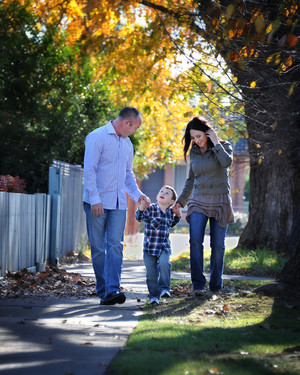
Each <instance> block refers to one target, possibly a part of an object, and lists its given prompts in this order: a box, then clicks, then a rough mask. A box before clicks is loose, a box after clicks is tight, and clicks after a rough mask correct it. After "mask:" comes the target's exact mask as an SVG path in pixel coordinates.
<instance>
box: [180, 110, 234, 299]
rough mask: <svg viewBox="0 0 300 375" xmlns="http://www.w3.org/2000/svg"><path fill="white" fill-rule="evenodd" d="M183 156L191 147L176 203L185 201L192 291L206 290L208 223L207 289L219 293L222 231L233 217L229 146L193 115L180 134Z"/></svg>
mask: <svg viewBox="0 0 300 375" xmlns="http://www.w3.org/2000/svg"><path fill="white" fill-rule="evenodd" d="M183 142H184V159H185V160H186V156H187V152H188V150H189V147H190V144H191V143H192V147H191V151H190V170H189V176H188V178H187V180H186V182H185V185H184V188H183V191H182V193H181V194H180V196H179V198H178V199H177V202H176V204H177V205H178V207H179V208H181V207H184V206H185V205H186V203H187V202H188V210H187V215H186V219H187V221H188V222H189V225H190V261H191V278H192V284H193V289H194V293H195V295H196V296H201V295H202V294H203V293H204V291H205V284H206V278H205V276H204V273H203V271H204V267H203V241H204V234H205V227H206V224H207V221H208V219H209V223H210V246H211V257H210V282H209V289H210V291H211V292H212V293H214V294H218V293H219V291H220V289H221V288H222V274H223V262H224V253H225V235H226V229H227V224H228V223H230V222H232V221H233V211H232V204H231V197H230V185H229V173H228V167H230V165H231V164H232V147H231V145H230V143H229V142H224V141H221V140H219V138H218V137H217V134H216V132H215V131H214V129H213V128H212V127H211V126H210V125H209V123H208V122H207V121H206V120H205V119H204V118H198V117H195V118H193V120H191V121H190V122H189V123H188V125H187V128H186V130H185V134H184V137H183Z"/></svg>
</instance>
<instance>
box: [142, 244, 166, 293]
mask: <svg viewBox="0 0 300 375" xmlns="http://www.w3.org/2000/svg"><path fill="white" fill-rule="evenodd" d="M144 263H145V267H146V282H147V287H148V290H149V298H150V299H151V298H153V297H156V298H159V297H160V293H161V292H162V291H163V290H167V291H169V290H170V279H171V264H170V254H169V253H167V252H166V251H164V250H163V251H162V252H161V254H160V256H153V255H150V254H148V253H147V252H146V251H144Z"/></svg>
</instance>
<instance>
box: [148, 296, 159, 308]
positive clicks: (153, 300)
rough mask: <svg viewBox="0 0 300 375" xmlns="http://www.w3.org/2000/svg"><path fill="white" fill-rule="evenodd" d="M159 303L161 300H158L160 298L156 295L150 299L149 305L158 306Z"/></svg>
mask: <svg viewBox="0 0 300 375" xmlns="http://www.w3.org/2000/svg"><path fill="white" fill-rule="evenodd" d="M158 304H159V301H158V298H156V297H153V298H151V299H150V301H149V305H152V306H156V305H158Z"/></svg>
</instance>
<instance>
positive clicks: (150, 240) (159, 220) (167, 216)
mask: <svg viewBox="0 0 300 375" xmlns="http://www.w3.org/2000/svg"><path fill="white" fill-rule="evenodd" d="M135 217H136V219H137V220H138V221H144V223H145V231H144V251H146V252H147V253H149V254H150V255H153V256H160V254H161V252H162V250H165V251H167V252H168V253H171V243H170V239H169V228H171V227H174V226H175V225H176V224H177V223H178V222H179V221H180V219H181V218H180V217H179V216H176V215H174V214H173V212H172V211H171V209H170V208H168V209H167V210H166V212H165V213H164V212H163V211H162V210H161V209H160V207H159V205H158V204H157V203H152V204H150V206H149V207H148V208H146V209H145V211H140V210H139V209H137V211H136V213H135Z"/></svg>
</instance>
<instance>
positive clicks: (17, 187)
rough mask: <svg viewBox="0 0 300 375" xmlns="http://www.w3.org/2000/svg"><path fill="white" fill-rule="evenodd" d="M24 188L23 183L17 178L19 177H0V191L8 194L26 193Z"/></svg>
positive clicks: (24, 184)
mask: <svg viewBox="0 0 300 375" xmlns="http://www.w3.org/2000/svg"><path fill="white" fill-rule="evenodd" d="M25 187H26V183H25V181H24V180H22V179H21V178H19V176H17V177H12V176H3V175H1V176H0V191H5V192H8V193H26V191H25Z"/></svg>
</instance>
